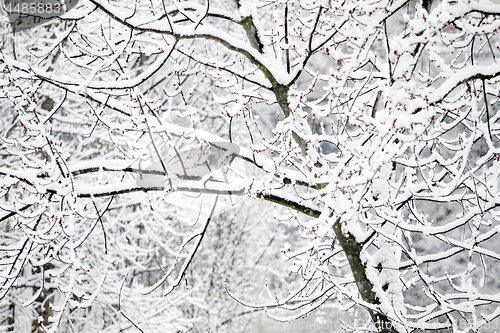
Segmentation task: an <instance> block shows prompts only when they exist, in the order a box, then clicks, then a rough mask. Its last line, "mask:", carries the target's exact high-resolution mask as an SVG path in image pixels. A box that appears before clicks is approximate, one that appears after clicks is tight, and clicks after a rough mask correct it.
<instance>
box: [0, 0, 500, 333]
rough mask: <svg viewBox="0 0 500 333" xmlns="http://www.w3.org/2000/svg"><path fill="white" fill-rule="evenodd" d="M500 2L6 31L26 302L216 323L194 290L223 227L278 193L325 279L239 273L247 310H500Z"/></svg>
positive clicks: (77, 325)
mask: <svg viewBox="0 0 500 333" xmlns="http://www.w3.org/2000/svg"><path fill="white" fill-rule="evenodd" d="M499 15H500V7H499V6H498V4H494V3H493V2H491V1H489V0H479V1H473V2H471V1H465V0H450V1H442V2H439V3H434V4H433V3H432V2H431V1H423V2H422V3H420V2H413V1H409V0H380V1H372V2H370V1H335V0H329V1H315V0H303V1H294V0H289V1H264V0H262V1H246V0H236V1H232V0H230V1H216V2H215V1H212V2H211V1H199V2H198V1H184V2H180V1H175V0H174V1H172V2H167V1H156V0H150V1H141V0H139V1H106V0H87V1H82V2H81V3H80V4H79V5H78V6H76V7H75V8H74V9H73V10H71V11H70V12H68V13H66V14H65V15H63V16H62V17H61V18H59V19H57V21H53V22H52V23H50V24H47V25H44V26H40V27H38V28H36V29H31V30H26V31H22V32H19V33H16V34H15V35H12V34H10V35H9V34H7V29H9V27H8V26H7V25H4V26H3V29H4V30H5V31H6V33H5V34H4V35H3V36H4V37H3V40H2V45H1V51H0V52H1V53H0V64H1V68H2V77H1V78H0V87H1V91H0V96H1V97H2V104H1V105H2V118H1V122H2V123H1V129H2V130H1V131H2V132H1V133H2V134H1V139H2V141H1V142H2V143H1V154H2V159H1V167H0V174H2V175H3V176H4V177H3V179H2V180H1V182H2V186H1V195H2V203H1V206H0V208H1V209H2V211H3V216H2V217H0V221H1V223H2V229H3V235H4V236H3V237H2V248H1V250H2V260H1V267H2V268H1V276H0V279H1V280H0V283H1V284H2V288H1V294H0V297H1V298H3V299H7V298H8V297H10V301H9V302H6V303H5V304H6V305H5V306H6V307H9V309H10V311H11V312H12V311H19V313H21V312H23V311H24V312H26V313H25V314H24V315H25V316H28V317H30V318H33V316H34V314H35V313H37V314H36V315H35V322H34V324H33V327H35V328H36V329H40V330H56V329H57V327H62V326H64V327H66V328H67V329H71V330H73V331H79V330H84V329H85V330H87V329H88V325H90V322H91V321H86V320H77V319H75V318H76V317H78V318H84V319H85V318H91V317H93V318H97V317H98V318H100V320H101V323H100V325H101V326H102V328H104V329H108V330H110V331H116V328H117V327H120V329H124V330H125V329H126V328H133V329H136V328H139V329H141V328H140V326H141V324H142V325H151V326H150V327H151V328H152V329H154V327H155V325H156V324H159V325H161V324H163V323H165V322H170V323H175V324H172V326H171V327H172V331H174V332H175V331H187V330H189V329H193V327H194V326H193V325H194V321H195V320H196V318H198V317H199V316H198V313H197V311H200V309H202V310H203V309H204V311H208V312H210V311H209V309H207V307H206V305H203V304H201V303H202V302H201V301H199V300H197V299H193V298H190V297H191V296H190V291H189V288H188V289H185V288H184V287H183V286H182V284H183V281H188V282H189V279H190V278H188V277H187V275H188V274H189V273H188V272H189V271H190V269H193V270H195V268H192V266H191V264H192V262H193V260H196V258H197V256H198V255H199V252H198V249H199V248H200V246H202V245H201V244H202V241H203V242H207V240H206V238H207V237H208V236H207V235H209V233H208V231H209V230H210V225H209V224H210V221H212V220H213V219H214V218H217V219H220V220H219V221H222V220H223V218H222V217H221V216H223V215H221V214H223V213H222V212H224V211H231V210H235V211H238V207H240V206H244V205H253V203H252V202H253V201H255V200H257V199H260V200H263V201H268V202H271V203H274V204H275V205H277V206H280V207H282V208H281V209H277V210H276V211H275V216H274V218H278V219H282V220H287V221H288V222H287V223H288V225H293V226H294V227H295V229H296V233H298V235H299V236H300V237H301V238H302V239H305V240H307V245H306V246H303V245H300V246H299V245H298V244H299V243H294V242H292V243H291V245H289V243H285V244H281V246H282V252H283V254H284V255H285V256H287V257H288V260H289V261H290V263H291V264H292V266H293V267H294V268H293V269H292V271H291V272H290V274H292V275H294V276H297V277H300V278H301V279H302V280H301V281H302V282H301V285H300V286H299V287H297V288H296V290H295V291H294V292H292V293H290V294H289V295H288V296H286V297H280V296H278V294H276V295H272V293H271V295H272V297H271V298H270V299H269V300H267V301H265V302H263V301H262V300H261V299H259V300H258V301H255V298H253V296H252V293H239V292H233V290H235V289H237V285H236V284H231V283H230V281H229V282H228V284H227V290H228V295H230V296H231V297H233V298H234V300H235V304H238V303H240V304H244V305H246V306H247V307H250V309H252V308H254V309H255V310H258V309H264V308H265V309H267V310H269V315H270V316H273V317H274V316H281V317H280V318H281V319H282V320H290V319H292V318H299V317H301V316H304V315H306V314H308V313H310V312H311V311H313V310H314V309H316V308H318V307H320V306H321V305H323V304H325V303H335V302H339V303H341V304H342V306H343V308H349V307H351V306H355V305H356V306H361V307H362V308H364V309H366V310H367V311H368V313H369V315H370V317H371V319H372V323H371V324H369V325H366V327H357V326H354V327H350V329H352V330H364V329H370V328H372V329H373V328H374V329H375V330H376V331H378V332H396V331H399V332H410V331H413V330H415V329H429V330H441V329H448V330H453V331H454V332H459V331H461V332H466V331H474V332H477V331H478V330H480V329H481V330H482V329H486V328H488V327H491V325H493V324H492V322H493V321H494V320H495V319H496V318H497V316H498V315H499V314H500V312H499V310H498V305H499V303H500V295H499V294H498V279H497V278H496V277H497V276H498V272H497V265H498V260H499V259H500V248H499V246H498V245H496V244H497V242H498V231H499V230H500V229H499V227H498V225H497V223H498V222H499V218H500V217H499V209H498V205H499V203H500V195H499V190H498V186H499V173H500V167H499V165H498V163H499V162H498V153H499V149H500V143H499V137H498V135H499V129H500V128H499V125H498V118H499V117H500V113H499V112H498V105H499V104H498V97H499V85H498V76H499V75H500V64H499V63H498V62H497V57H498V56H500V52H499V48H500V44H499V41H500V40H499V36H498V28H499V22H500V20H499ZM144 192H146V193H144ZM200 194H203V196H202V198H203V199H200V200H204V202H203V204H201V208H200V209H193V207H200V206H196V205H194V204H193V203H192V202H193V201H192V200H194V199H193V198H191V197H189V196H198V195H200ZM186 195H187V196H186ZM222 207H224V208H222ZM242 215H245V216H246V215H248V213H245V214H242ZM251 215H253V213H251ZM249 218H250V220H252V216H249ZM239 219H241V220H245V219H246V217H243V216H238V215H236V216H234V217H233V218H232V219H227V223H228V227H229V225H234V226H235V228H238V227H237V226H238V223H237V222H236V223H235V221H238V220H239ZM257 219H259V220H261V219H262V218H261V217H257ZM267 219H268V220H269V221H272V220H273V216H272V213H269V214H267ZM195 221H196V222H195ZM224 221H226V220H224ZM231 221H232V222H231ZM249 224H250V225H251V223H250V222H249ZM297 227H298V228H297ZM222 229H223V228H222ZM258 230H260V231H259V232H262V229H258ZM269 230H273V228H271V227H270V229H269ZM282 231H283V230H282ZM245 232H251V230H250V231H249V230H246V229H245ZM288 232H289V231H288V229H287V231H286V232H285V233H286V234H287V237H286V239H283V238H284V237H283V236H284V235H283V234H280V231H279V230H277V231H275V233H274V236H275V237H277V238H276V239H277V240H280V241H282V242H284V241H286V240H288V242H291V241H294V240H296V241H297V242H298V240H297V239H296V238H294V236H290V235H288ZM256 233H257V231H256ZM294 233H295V232H294ZM269 234H271V232H270V233H269ZM231 235H232V236H227V237H229V238H228V239H233V238H232V237H235V236H234V235H233V234H231ZM209 238H211V239H212V241H210V240H209V241H208V242H209V243H210V244H217V242H216V241H214V239H216V238H217V237H216V236H213V235H212V236H211V237H209ZM222 239H223V238H222ZM236 239H237V238H236ZM259 239H261V240H262V237H260V238H259ZM270 239H274V238H273V237H271V238H270ZM266 242H271V241H270V240H267V241H264V242H263V244H265V243H266ZM237 243H238V242H236V243H234V244H237ZM271 243H273V244H275V243H276V241H272V242H271ZM246 244H252V241H250V242H249V243H246ZM263 244H259V243H258V242H255V243H253V245H252V246H250V245H246V246H245V248H246V250H247V251H248V252H246V253H247V254H246V255H250V254H255V253H259V251H260V252H262V251H263V249H264V248H265V246H264V245H263ZM231 251H235V250H231ZM234 253H236V252H234ZM228 258H229V259H228ZM228 258H226V259H227V260H226V259H224V260H225V262H226V263H227V265H226V266H224V267H232V268H233V269H234V270H235V271H236V272H241V271H242V270H251V268H252V267H254V266H255V264H257V263H259V260H258V257H257V258H254V259H255V260H252V262H253V263H254V264H252V265H253V266H252V265H250V266H248V263H247V264H242V262H244V261H245V260H243V259H242V260H240V261H238V260H237V261H235V263H234V265H236V266H232V265H231V264H230V261H231V259H230V258H231V257H228ZM215 262H217V260H215ZM228 262H229V263H228ZM238 265H241V266H238ZM111 272H113V273H111ZM200 272H202V271H197V272H196V276H197V277H195V278H193V279H194V280H196V279H200V281H201V280H203V279H201V278H200V276H201V275H203V273H200ZM200 274H201V275H200ZM278 275H279V274H278ZM134 279H135V280H136V281H138V282H139V286H136V285H135V284H134V283H132V281H133V280H134ZM282 281H283V282H286V281H285V280H282ZM200 286H206V285H204V284H203V283H201V284H200ZM276 287H278V286H276ZM182 288H184V289H182ZM218 288H220V286H218ZM179 289H182V292H179V293H175V296H173V295H174V294H173V293H172V291H175V290H179ZM26 290H28V291H27V293H29V294H30V296H32V297H31V300H29V299H28V300H24V299H23V296H22V295H24V294H23V292H24V291H26ZM31 290H35V291H36V292H35V293H32V292H31V293H30V291H31ZM125 292H126V293H127V295H129V296H130V295H132V294H134V295H135V296H133V297H132V296H130V299H133V300H134V302H136V304H135V306H136V308H138V309H139V311H137V313H136V314H137V315H136V316H134V315H132V314H131V313H130V312H131V311H132V312H133V310H132V308H131V307H130V305H129V308H128V309H127V310H124V308H122V302H123V297H124V295H125ZM140 292H142V293H145V294H148V293H150V294H152V295H155V296H154V297H153V298H148V296H144V298H141V297H137V296H139V294H138V293H140ZM111 294H112V295H115V297H114V298H112V297H111V296H110V297H108V296H109V295H111ZM129 296H127V297H129ZM163 296H167V297H163ZM17 298H20V299H23V301H22V302H25V305H28V304H32V303H33V304H36V306H37V307H34V306H32V307H25V308H22V309H18V308H19V307H20V304H21V303H22V302H21V303H20V302H19V301H17ZM136 300H137V301H136ZM139 302H140V303H139ZM176 302H177V303H178V304H177V305H178V306H175V307H169V306H170V305H172V304H175V303H176ZM186 302H187V303H190V304H191V305H194V307H191V306H190V305H186V304H187V303H186ZM181 303H182V304H181ZM81 308H83V310H82V309H81ZM230 310H231V309H228V310H227V311H230ZM281 310H287V311H292V314H291V315H286V316H284V317H283V316H282V313H281V312H280V311H281ZM169 311H170V312H169ZM221 311H225V310H221ZM76 313H77V314H76ZM176 318H183V319H182V320H180V319H176ZM4 323H5V325H6V326H7V327H12V325H14V323H13V322H12V321H9V320H8V318H6V319H5V320H4ZM85 325H87V326H85ZM127 325H128V326H127ZM218 325H219V324H214V325H212V326H211V327H212V328H213V329H214V330H215V329H218V328H217V327H220V325H219V326H218ZM348 329H349V328H348Z"/></svg>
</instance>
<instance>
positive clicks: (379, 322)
mask: <svg viewBox="0 0 500 333" xmlns="http://www.w3.org/2000/svg"><path fill="white" fill-rule="evenodd" d="M333 231H334V232H335V236H336V237H337V240H338V241H339V243H340V246H341V247H342V249H343V250H344V253H345V254H346V256H347V261H348V262H349V266H350V267H351V271H352V275H353V276H354V280H355V281H356V286H357V287H358V291H359V293H360V295H361V298H362V299H363V301H365V302H367V303H371V304H375V305H378V304H380V300H379V298H378V297H377V295H376V294H375V292H374V291H373V284H372V283H371V282H370V280H369V279H368V277H367V276H366V264H365V263H363V261H362V260H361V250H362V249H363V244H360V243H358V242H357V241H356V239H355V238H354V236H352V235H351V234H349V233H346V234H344V233H343V232H342V224H341V222H340V217H339V218H338V219H337V221H336V222H335V223H334V225H333ZM368 312H369V313H370V316H371V318H372V320H373V323H374V324H375V327H376V328H377V329H378V331H379V332H380V333H397V331H396V329H394V326H393V325H392V322H391V321H390V320H389V318H387V316H386V315H384V314H383V313H380V312H376V311H373V310H371V309H368Z"/></svg>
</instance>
